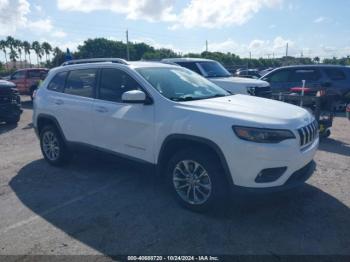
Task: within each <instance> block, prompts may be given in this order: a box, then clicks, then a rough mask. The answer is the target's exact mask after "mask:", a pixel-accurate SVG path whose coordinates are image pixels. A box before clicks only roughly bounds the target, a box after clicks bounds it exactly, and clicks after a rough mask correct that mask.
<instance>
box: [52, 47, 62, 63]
mask: <svg viewBox="0 0 350 262" xmlns="http://www.w3.org/2000/svg"><path fill="white" fill-rule="evenodd" d="M64 60H65V54H64V52H63V51H62V50H61V49H59V48H58V47H55V48H54V49H53V59H52V62H51V66H59V65H61V64H62V63H63V62H64Z"/></svg>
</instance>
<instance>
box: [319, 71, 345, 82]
mask: <svg viewBox="0 0 350 262" xmlns="http://www.w3.org/2000/svg"><path fill="white" fill-rule="evenodd" d="M324 71H325V73H326V75H327V76H328V77H329V79H331V80H333V81H342V80H346V74H345V72H344V71H343V70H341V69H338V68H327V69H325V70H324Z"/></svg>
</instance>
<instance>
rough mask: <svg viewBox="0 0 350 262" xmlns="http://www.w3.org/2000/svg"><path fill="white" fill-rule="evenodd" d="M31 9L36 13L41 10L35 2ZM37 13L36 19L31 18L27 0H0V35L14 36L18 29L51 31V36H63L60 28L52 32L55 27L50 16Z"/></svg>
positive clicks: (36, 31)
mask: <svg viewBox="0 0 350 262" xmlns="http://www.w3.org/2000/svg"><path fill="white" fill-rule="evenodd" d="M33 9H34V11H36V12H37V13H38V12H39V13H41V12H42V10H43V9H42V7H41V6H39V5H36V4H34V5H33ZM37 13H36V14H35V17H36V19H35V20H34V19H32V18H31V17H33V16H34V15H33V13H32V12H31V5H30V3H29V1H28V0H0V36H7V35H12V36H15V35H16V34H17V32H18V30H29V31H30V32H32V33H34V34H37V35H43V34H48V33H51V32H52V34H51V35H52V37H57V38H62V37H65V33H64V32H63V31H61V30H56V32H53V31H54V29H55V27H54V25H53V23H52V20H51V19H50V18H48V17H45V16H44V15H38V14H37Z"/></svg>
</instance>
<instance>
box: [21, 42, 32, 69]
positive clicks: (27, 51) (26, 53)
mask: <svg viewBox="0 0 350 262" xmlns="http://www.w3.org/2000/svg"><path fill="white" fill-rule="evenodd" d="M23 49H24V60H25V61H27V56H28V58H29V65H30V67H31V66H32V61H31V59H30V50H31V49H32V46H31V44H30V43H29V42H28V41H24V42H23Z"/></svg>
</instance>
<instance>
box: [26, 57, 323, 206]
mask: <svg viewBox="0 0 350 262" xmlns="http://www.w3.org/2000/svg"><path fill="white" fill-rule="evenodd" d="M33 123H34V126H35V129H36V132H37V134H38V136H39V138H40V142H41V149H42V152H43V155H44V157H45V159H46V160H47V161H48V162H49V163H50V164H52V165H61V164H63V163H64V162H65V160H67V157H68V155H69V152H71V151H72V150H73V148H75V146H77V145H80V146H81V145H83V146H86V147H92V148H94V149H100V150H102V151H106V152H110V153H113V154H116V155H119V156H123V157H127V158H130V159H133V160H137V161H141V162H144V163H149V164H152V165H154V166H156V167H157V171H158V174H159V175H164V176H166V177H167V178H168V181H169V182H170V183H169V184H170V185H171V186H172V190H173V192H174V194H175V196H176V197H177V199H178V200H179V201H180V202H181V203H182V204H184V205H185V206H187V207H189V208H191V209H193V210H202V209H206V208H208V207H210V206H212V205H213V204H214V203H217V201H220V200H222V199H223V198H224V197H225V195H226V193H227V192H229V191H230V189H231V188H241V189H258V190H263V189H265V190H266V189H278V190H281V189H285V188H290V187H293V186H296V185H300V184H302V183H304V182H305V181H306V180H307V179H308V178H309V177H310V176H311V174H312V172H313V170H314V162H313V157H314V155H315V152H316V150H317V147H318V143H319V138H318V128H317V124H316V122H315V119H314V117H313V116H312V115H311V114H310V113H308V112H307V111H306V110H304V109H302V108H299V107H296V106H293V105H289V104H285V103H282V102H277V101H273V100H268V99H263V98H256V97H252V96H245V95H231V94H229V93H227V92H226V91H225V90H223V89H222V88H220V87H218V86H216V85H215V84H213V83H211V82H209V81H208V80H206V79H205V78H203V77H201V76H200V75H198V74H196V73H194V72H192V71H190V70H187V69H185V68H181V67H178V66H173V65H166V64H162V63H146V62H125V61H124V60H121V59H95V60H76V61H71V62H69V63H66V64H64V65H63V66H61V67H58V68H55V69H52V70H51V71H50V73H49V75H48V77H47V78H46V80H45V81H44V83H43V84H42V86H41V88H40V89H39V90H38V91H37V94H36V97H35V101H34V115H33Z"/></svg>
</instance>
